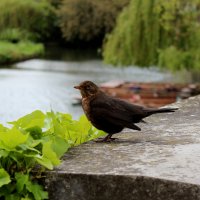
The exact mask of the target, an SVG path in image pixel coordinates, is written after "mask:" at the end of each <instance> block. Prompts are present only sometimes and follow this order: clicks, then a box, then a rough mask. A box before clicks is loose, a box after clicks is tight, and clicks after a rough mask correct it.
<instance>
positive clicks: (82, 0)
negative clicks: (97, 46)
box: [58, 0, 129, 42]
mask: <svg viewBox="0 0 200 200" xmlns="http://www.w3.org/2000/svg"><path fill="white" fill-rule="evenodd" d="M128 2H129V0H100V1H99V0H63V1H62V4H61V5H60V7H59V10H58V18H59V26H60V28H61V30H62V34H63V37H64V38H65V40H66V41H70V42H73V41H75V40H80V41H86V42H87V41H91V40H95V39H100V40H102V39H103V37H104V36H105V34H106V33H108V32H110V31H111V30H112V29H113V27H114V26H115V20H116V17H117V15H118V14H119V13H120V11H121V10H122V9H123V8H124V7H125V6H126V5H127V4H128Z"/></svg>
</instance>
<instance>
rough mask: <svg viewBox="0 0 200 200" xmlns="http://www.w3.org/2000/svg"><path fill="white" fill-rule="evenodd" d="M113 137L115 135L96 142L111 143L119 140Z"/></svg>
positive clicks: (109, 135)
mask: <svg viewBox="0 0 200 200" xmlns="http://www.w3.org/2000/svg"><path fill="white" fill-rule="evenodd" d="M112 135H113V134H108V135H107V136H106V137H105V138H103V139H99V140H96V141H95V142H111V141H113V140H116V139H118V138H112Z"/></svg>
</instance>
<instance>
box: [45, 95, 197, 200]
mask: <svg viewBox="0 0 200 200" xmlns="http://www.w3.org/2000/svg"><path fill="white" fill-rule="evenodd" d="M173 106H177V107H179V108H180V109H179V110H178V111H177V112H175V113H170V114H158V115H154V116H152V117H149V118H147V119H146V121H147V122H148V124H141V128H142V131H141V132H136V131H130V130H128V131H126V132H123V133H120V134H117V135H116V136H117V137H119V140H117V141H116V142H113V143H109V144H103V143H94V142H89V143H86V144H83V145H81V146H79V147H76V148H73V149H71V150H70V151H69V153H68V154H66V155H65V156H64V158H63V163H62V164H61V165H60V166H59V167H58V168H56V169H55V170H54V171H51V172H48V173H47V178H46V179H45V182H46V186H47V189H48V191H49V194H50V199H52V200H57V199H59V200H75V199H77V200H79V199H80V200H92V199H94V200H98V199H102V200H110V199H114V200H115V199H116V200H123V199H127V200H132V199H133V200H143V199H144V200H147V199H152V200H161V199H162V200H168V199H170V200H176V199H177V200H178V199H181V200H186V199H187V200H190V199H191V200H196V199H198V200H200V117H199V116H200V96H197V97H192V98H190V99H188V100H185V101H181V102H179V103H176V104H175V105H173Z"/></svg>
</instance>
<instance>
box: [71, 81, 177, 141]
mask: <svg viewBox="0 0 200 200" xmlns="http://www.w3.org/2000/svg"><path fill="white" fill-rule="evenodd" d="M74 88H76V89H79V90H80V92H81V96H82V107H83V110H84V112H85V114H86V116H87V118H88V120H89V121H90V122H91V123H92V124H93V126H95V127H96V128H97V129H99V130H103V131H105V132H106V133H108V135H107V136H106V137H105V138H104V139H103V140H102V141H111V140H113V139H115V138H112V135H113V134H115V133H119V132H120V131H122V130H123V129H124V128H130V129H134V130H138V131H140V130H141V129H140V128H139V127H138V126H137V125H135V123H139V122H144V121H143V118H145V117H148V116H150V115H152V114H156V113H167V112H174V111H175V110H177V109H178V108H158V109H157V108H145V107H142V106H138V105H134V104H131V103H128V102H126V101H123V100H121V99H118V98H115V97H112V96H109V95H107V94H105V93H104V92H103V91H101V90H100V89H99V87H98V86H97V85H95V84H94V83H93V82H91V81H84V82H82V83H80V85H78V86H75V87H74Z"/></svg>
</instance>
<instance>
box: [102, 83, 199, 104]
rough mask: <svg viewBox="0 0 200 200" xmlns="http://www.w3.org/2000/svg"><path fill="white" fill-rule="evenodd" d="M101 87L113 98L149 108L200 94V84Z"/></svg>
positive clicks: (135, 84)
mask: <svg viewBox="0 0 200 200" xmlns="http://www.w3.org/2000/svg"><path fill="white" fill-rule="evenodd" d="M117 83H118V84H117ZM100 87H101V89H102V90H103V91H104V92H106V93H108V94H110V95H112V96H115V97H118V98H122V99H124V100H127V101H129V102H131V103H134V104H139V105H143V106H147V107H161V106H165V105H167V104H170V103H173V102H176V101H177V100H179V99H186V98H188V97H191V96H194V95H197V94H200V84H172V83H137V82H122V81H119V82H117V81H114V82H112V81H110V82H107V83H103V84H101V85H100Z"/></svg>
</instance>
